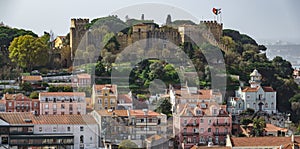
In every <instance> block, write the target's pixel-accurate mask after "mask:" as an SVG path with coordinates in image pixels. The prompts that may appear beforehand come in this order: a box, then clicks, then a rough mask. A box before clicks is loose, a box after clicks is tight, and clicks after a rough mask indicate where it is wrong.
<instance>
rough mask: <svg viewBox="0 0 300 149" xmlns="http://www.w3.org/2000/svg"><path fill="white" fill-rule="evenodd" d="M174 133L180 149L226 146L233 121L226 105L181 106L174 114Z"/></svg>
mask: <svg viewBox="0 0 300 149" xmlns="http://www.w3.org/2000/svg"><path fill="white" fill-rule="evenodd" d="M173 119H174V120H173V127H174V128H173V131H174V134H175V142H176V144H177V146H178V147H179V148H191V147H192V146H194V145H200V144H203V145H206V144H208V143H209V144H225V143H226V135H227V134H231V127H232V123H231V122H232V119H231V115H229V114H228V113H227V112H226V106H225V105H219V104H217V103H215V102H204V101H203V102H198V103H186V104H180V105H178V106H177V108H176V112H175V113H174V114H173Z"/></svg>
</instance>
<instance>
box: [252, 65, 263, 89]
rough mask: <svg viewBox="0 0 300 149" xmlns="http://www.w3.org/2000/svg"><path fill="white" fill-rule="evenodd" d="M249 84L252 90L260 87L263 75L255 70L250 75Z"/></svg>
mask: <svg viewBox="0 0 300 149" xmlns="http://www.w3.org/2000/svg"><path fill="white" fill-rule="evenodd" d="M249 83H250V87H251V88H256V87H259V86H260V84H261V74H260V73H259V72H258V71H257V70H256V69H254V70H253V72H252V73H251V74H250V80H249Z"/></svg>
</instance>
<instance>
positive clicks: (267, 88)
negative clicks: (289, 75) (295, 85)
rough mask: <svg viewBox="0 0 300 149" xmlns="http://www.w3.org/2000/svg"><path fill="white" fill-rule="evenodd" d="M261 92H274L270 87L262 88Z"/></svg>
mask: <svg viewBox="0 0 300 149" xmlns="http://www.w3.org/2000/svg"><path fill="white" fill-rule="evenodd" d="M263 90H264V91H265V92H275V90H274V89H273V88H272V87H271V86H265V87H263Z"/></svg>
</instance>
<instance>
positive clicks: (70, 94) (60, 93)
mask: <svg viewBox="0 0 300 149" xmlns="http://www.w3.org/2000/svg"><path fill="white" fill-rule="evenodd" d="M40 96H85V92H41V93H40Z"/></svg>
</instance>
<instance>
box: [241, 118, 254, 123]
mask: <svg viewBox="0 0 300 149" xmlns="http://www.w3.org/2000/svg"><path fill="white" fill-rule="evenodd" d="M252 122H253V121H252V120H251V119H249V118H243V119H241V124H242V125H248V124H250V123H252Z"/></svg>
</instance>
